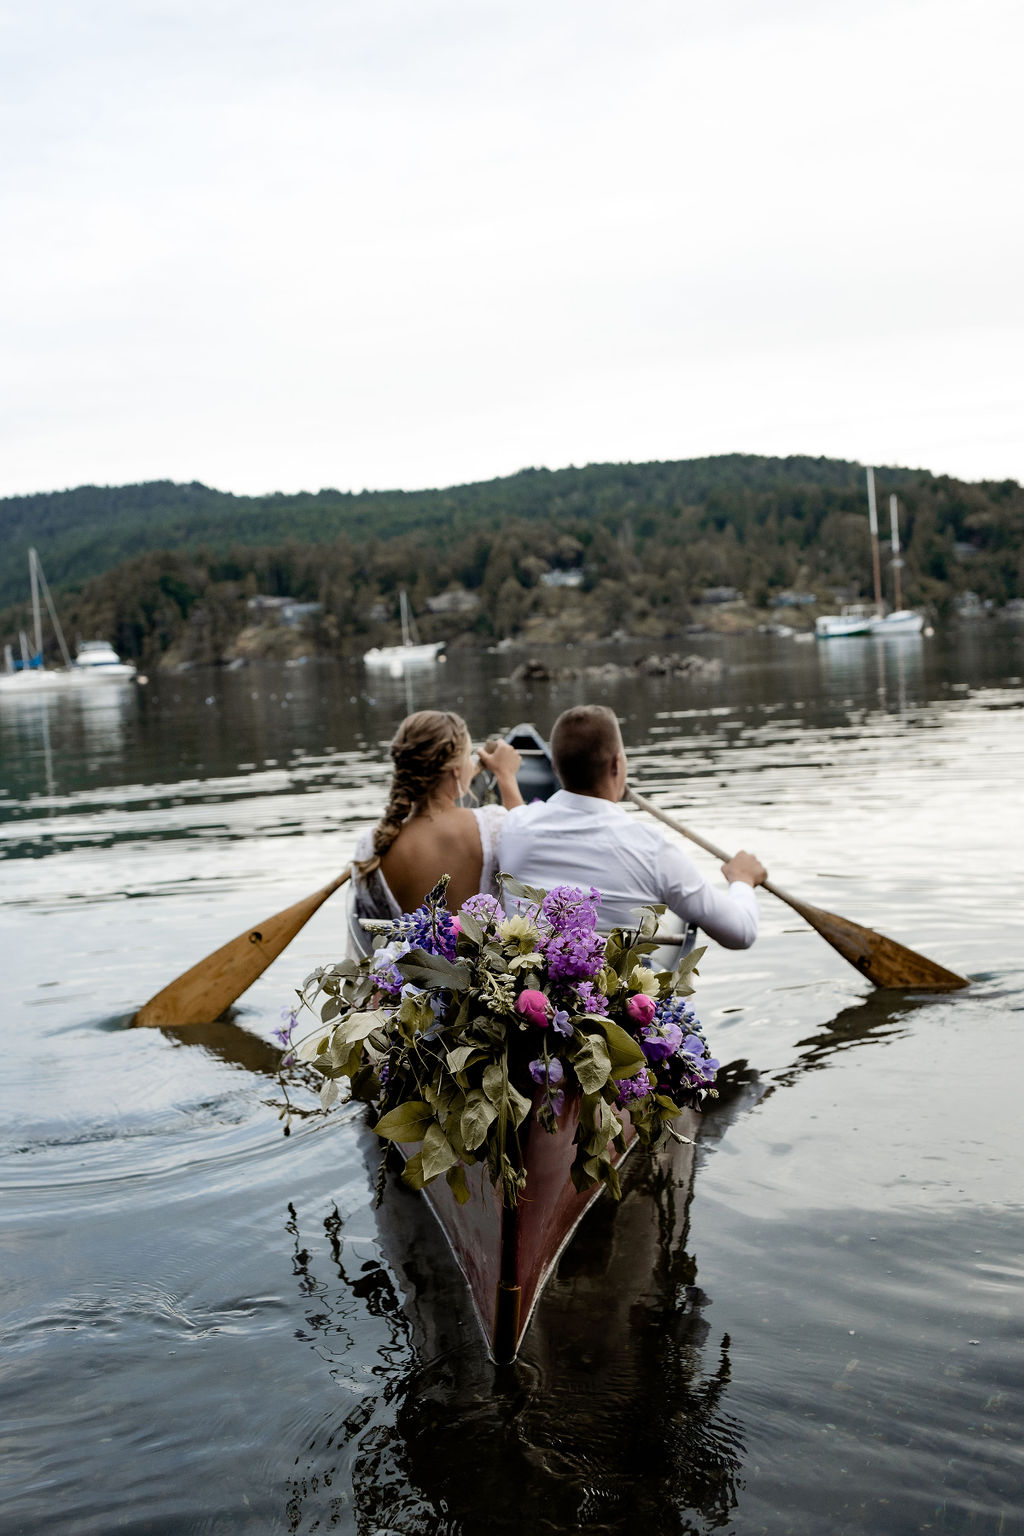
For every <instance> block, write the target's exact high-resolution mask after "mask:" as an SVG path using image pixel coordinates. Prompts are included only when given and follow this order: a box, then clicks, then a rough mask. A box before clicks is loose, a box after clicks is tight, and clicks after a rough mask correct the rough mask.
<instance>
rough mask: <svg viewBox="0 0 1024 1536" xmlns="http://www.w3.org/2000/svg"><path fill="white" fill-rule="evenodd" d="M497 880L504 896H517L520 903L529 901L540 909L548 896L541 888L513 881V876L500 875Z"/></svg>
mask: <svg viewBox="0 0 1024 1536" xmlns="http://www.w3.org/2000/svg"><path fill="white" fill-rule="evenodd" d="M495 878H496V879H497V881H498V885H499V887H500V889H501V894H502V895H503V896H505V895H508V896H515V897H516V899H517V900H519V901H529V902H532V903H533V905H534V906H537V907H539V906H540V904H541V902H542V901H543V900H544V898H545V896H546V895H547V891H545V890H542V889H541V888H540V886H538V885H523V884H522V883H521V882H520V881H519V880H515V879H513V877H512V876H511V875H504V874H500V875H497V876H496V877H495Z"/></svg>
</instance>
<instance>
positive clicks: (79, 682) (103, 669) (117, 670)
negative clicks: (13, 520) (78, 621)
mask: <svg viewBox="0 0 1024 1536" xmlns="http://www.w3.org/2000/svg"><path fill="white" fill-rule="evenodd" d="M28 576H29V586H30V589H31V593H32V632H33V634H32V638H33V646H32V648H31V649H30V647H29V643H28V637H27V635H26V634H25V631H24V630H22V632H21V636H20V641H21V655H20V657H19V658H17V659H16V658H15V656H14V652H13V649H12V647H11V646H10V645H5V646H4V669H3V671H2V672H0V695H3V696H5V697H14V698H17V697H21V696H23V695H24V696H27V695H28V694H33V693H57V692H60V691H61V690H66V689H69V688H79V687H82V686H83V685H84V686H89V684H91V683H95V682H125V681H130V680H131V679H132V678H134V676H135V672H136V669H135V667H134V666H133V665H132V663H131V662H130V661H122V660H121V658H120V657H119V656H118V654H117V652H116V651H115V650H114V649H113V648H112V647H111V646H110V645H108V644H107V642H106V641H105V640H85V641H83V642H82V644H81V645H80V646H79V647H78V652H77V654H76V656H75V659H74V661H72V659H71V653H70V651H69V650H68V646H67V641H66V640H65V639H64V631H63V629H62V628H61V624H60V619H59V618H58V617H57V610H56V608H55V607H54V605H53V598H52V597H51V596H50V588H49V586H48V585H47V581H46V577H45V576H44V574H43V567H42V564H41V562H40V559H39V556H38V555H37V554H36V552H35V550H34V549H30V550H29V552H28ZM40 596H42V598H43V600H44V601H45V603H46V609H47V612H48V614H49V616H50V622H51V623H52V625H53V632H54V634H55V635H56V637H57V644H58V646H59V647H60V653H61V657H62V659H63V662H64V665H63V667H47V666H46V665H45V664H44V660H43V621H42V608H41V604H40Z"/></svg>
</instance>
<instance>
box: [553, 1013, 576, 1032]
mask: <svg viewBox="0 0 1024 1536" xmlns="http://www.w3.org/2000/svg"><path fill="white" fill-rule="evenodd" d="M551 1028H552V1029H553V1030H554V1031H555V1033H556V1034H557V1035H571V1034H572V1024H571V1023H570V1022H569V1015H568V1014H567V1013H566V1011H565V1009H564V1008H556V1009H555V1013H554V1017H553V1018H552V1020H551Z"/></svg>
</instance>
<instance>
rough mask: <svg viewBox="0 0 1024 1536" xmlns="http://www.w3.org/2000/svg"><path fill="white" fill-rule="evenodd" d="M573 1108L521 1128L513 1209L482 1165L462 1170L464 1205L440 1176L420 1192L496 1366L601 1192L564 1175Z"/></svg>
mask: <svg viewBox="0 0 1024 1536" xmlns="http://www.w3.org/2000/svg"><path fill="white" fill-rule="evenodd" d="M578 1105H579V1101H578V1100H576V1101H575V1102H573V1101H571V1100H570V1102H569V1103H568V1104H567V1105H566V1109H565V1113H564V1115H563V1116H562V1119H561V1120H560V1122H559V1128H558V1130H557V1132H555V1133H553V1134H552V1133H549V1132H547V1131H545V1130H544V1129H543V1128H542V1127H541V1126H539V1125H538V1124H537V1122H536V1120H535V1118H534V1116H533V1115H531V1116H530V1117H529V1119H528V1120H527V1121H526V1123H525V1124H524V1126H523V1128H522V1132H524V1133H525V1135H523V1134H522V1133H521V1136H522V1155H523V1166H524V1169H525V1172H526V1184H525V1188H524V1190H523V1193H522V1195H521V1196H520V1199H519V1203H518V1205H517V1207H516V1208H515V1209H514V1210H509V1209H507V1208H506V1207H504V1206H503V1204H502V1201H501V1197H500V1194H499V1192H498V1191H497V1190H496V1189H495V1188H494V1186H493V1185H492V1183H491V1180H490V1175H489V1173H488V1170H487V1165H486V1163H477V1164H474V1165H473V1166H472V1167H469V1168H467V1169H466V1178H467V1182H468V1184H469V1188H470V1198H469V1200H468V1201H466V1203H465V1204H464V1205H459V1203H458V1202H457V1201H456V1199H455V1197H454V1196H453V1194H452V1192H451V1190H450V1189H449V1187H448V1185H447V1184H446V1183H445V1182H444V1180H443V1179H436V1180H434V1181H433V1183H431V1184H428V1185H427V1187H426V1188H425V1190H424V1192H423V1193H424V1195H425V1196H426V1199H427V1201H428V1202H429V1204H430V1207H431V1210H432V1211H433V1213H434V1215H435V1216H436V1218H437V1220H438V1222H439V1224H440V1226H441V1229H442V1231H443V1232H444V1234H445V1237H446V1238H447V1239H448V1243H449V1246H450V1247H451V1250H452V1253H453V1254H454V1256H455V1259H456V1262H457V1263H458V1266H459V1268H460V1269H461V1271H462V1273H463V1275H464V1276H465V1279H466V1283H467V1284H468V1286H469V1290H470V1294H471V1295H472V1298H473V1306H474V1309H475V1311H476V1315H477V1318H478V1320H479V1323H480V1327H481V1330H482V1332H483V1336H484V1339H485V1341H486V1343H487V1347H488V1350H489V1351H490V1354H491V1356H492V1358H493V1359H494V1360H495V1361H496V1362H497V1363H498V1364H506V1363H508V1362H510V1361H512V1360H514V1359H515V1357H516V1355H517V1354H518V1352H519V1346H520V1344H521V1343H522V1340H523V1336H524V1334H525V1333H526V1330H527V1327H528V1326H529V1322H530V1318H531V1316H532V1314H533V1309H534V1307H535V1306H536V1304H537V1301H538V1299H539V1298H540V1295H541V1292H542V1291H543V1289H544V1284H545V1282H546V1281H547V1279H548V1276H549V1275H550V1274H551V1272H552V1270H553V1269H554V1267H555V1264H556V1263H557V1261H558V1257H559V1255H560V1254H561V1252H562V1250H563V1249H564V1248H565V1246H566V1244H567V1243H568V1242H569V1240H570V1238H571V1237H572V1234H573V1233H574V1231H575V1230H576V1228H577V1226H578V1225H579V1223H580V1222H581V1221H582V1219H583V1217H584V1216H585V1215H586V1213H587V1211H588V1209H589V1208H590V1206H591V1205H592V1204H593V1203H594V1201H595V1200H597V1199H599V1197H600V1196H601V1194H602V1190H603V1186H601V1185H597V1186H595V1187H594V1188H591V1189H587V1190H584V1191H583V1192H582V1193H581V1192H580V1191H578V1190H577V1189H575V1188H574V1186H573V1183H572V1180H571V1178H570V1176H569V1170H570V1168H571V1167H572V1162H573V1158H574V1156H575V1153H576V1147H575V1142H574V1137H575V1134H576V1125H577V1119H578ZM619 1113H620V1116H621V1118H622V1120H623V1123H624V1133H625V1137H626V1142H627V1146H626V1153H628V1152H629V1151H631V1150H632V1146H633V1143H634V1138H635V1132H634V1130H633V1126H632V1124H631V1123H630V1120H629V1115H628V1114H627V1113H625V1112H624V1111H620V1112H619ZM679 1129H680V1130H681V1131H682V1132H683V1134H684V1135H688V1136H694V1135H695V1134H696V1116H695V1115H692V1114H691V1113H690V1112H689V1111H687V1112H686V1114H685V1115H684V1116H683V1117H682V1119H681V1120H680V1122H679ZM410 1150H411V1149H410ZM626 1153H623V1154H621V1155H618V1154H617V1155H616V1156H615V1157H614V1159H613V1161H614V1162H615V1163H617V1164H619V1163H621V1161H622V1158H623V1157H624V1156H625V1155H626Z"/></svg>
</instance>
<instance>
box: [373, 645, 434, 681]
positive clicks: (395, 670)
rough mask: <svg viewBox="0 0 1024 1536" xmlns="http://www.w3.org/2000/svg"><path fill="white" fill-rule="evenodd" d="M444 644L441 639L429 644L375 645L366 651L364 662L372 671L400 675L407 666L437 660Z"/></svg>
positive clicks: (419, 665)
mask: <svg viewBox="0 0 1024 1536" xmlns="http://www.w3.org/2000/svg"><path fill="white" fill-rule="evenodd" d="M444 644H445V642H444V641H443V640H439V641H431V643H430V644H429V645H384V646H374V647H373V649H372V650H369V651H366V652H365V654H364V656H363V662H364V664H365V665H366V666H367V667H369V668H370V670H371V671H377V672H390V673H391V674H392V675H393V676H398V675H399V674H400V673H402V672H404V671H405V669H406V667H429V666H431V665H432V664H433V663H434V662H436V661H437V659H438V655H439V653H440V652H441V651H442V650H443V649H444Z"/></svg>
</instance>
